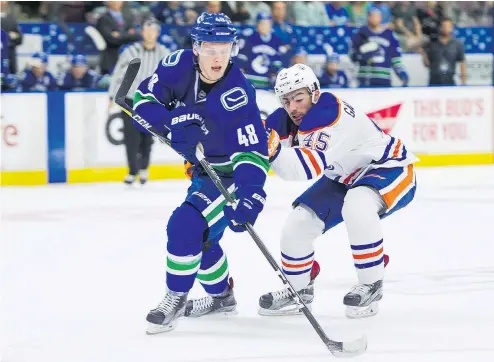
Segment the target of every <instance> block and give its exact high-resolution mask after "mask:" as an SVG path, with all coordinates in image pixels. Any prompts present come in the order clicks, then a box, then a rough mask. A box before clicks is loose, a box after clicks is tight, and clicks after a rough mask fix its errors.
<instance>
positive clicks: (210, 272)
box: [197, 240, 229, 296]
mask: <svg viewBox="0 0 494 362" xmlns="http://www.w3.org/2000/svg"><path fill="white" fill-rule="evenodd" d="M218 241H219V240H217V241H216V240H215V242H214V243H213V244H212V245H211V247H209V248H208V249H207V250H206V251H204V252H203V254H202V261H201V266H200V268H199V272H198V273H197V279H198V280H199V282H200V283H201V285H202V286H203V288H204V290H205V291H206V293H208V294H210V295H213V296H214V295H221V294H223V293H224V292H225V291H226V290H228V288H229V285H228V274H229V271H228V261H227V258H226V255H225V253H224V252H223V249H221V246H220V245H219V244H218Z"/></svg>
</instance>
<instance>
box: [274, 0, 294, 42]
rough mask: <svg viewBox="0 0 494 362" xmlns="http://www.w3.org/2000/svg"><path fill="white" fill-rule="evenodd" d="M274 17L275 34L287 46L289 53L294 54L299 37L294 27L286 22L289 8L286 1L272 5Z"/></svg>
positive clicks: (275, 2)
mask: <svg viewBox="0 0 494 362" xmlns="http://www.w3.org/2000/svg"><path fill="white" fill-rule="evenodd" d="M271 13H272V17H273V34H274V35H276V36H277V37H278V38H280V39H281V41H282V42H283V43H284V44H285V45H286V46H287V49H288V52H293V49H295V48H296V46H297V35H296V34H295V32H294V31H293V25H292V24H290V23H288V22H287V21H286V15H287V7H286V2H284V1H273V2H272V3H271Z"/></svg>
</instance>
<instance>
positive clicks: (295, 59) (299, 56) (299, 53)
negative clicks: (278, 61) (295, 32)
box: [291, 47, 307, 65]
mask: <svg viewBox="0 0 494 362" xmlns="http://www.w3.org/2000/svg"><path fill="white" fill-rule="evenodd" d="M294 64H307V51H306V50H305V49H304V48H302V47H298V48H297V49H295V51H294V54H293V56H292V59H291V65H294Z"/></svg>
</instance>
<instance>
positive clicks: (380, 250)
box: [353, 248, 383, 260]
mask: <svg viewBox="0 0 494 362" xmlns="http://www.w3.org/2000/svg"><path fill="white" fill-rule="evenodd" d="M382 252H383V248H381V249H379V250H378V251H376V252H374V253H368V254H361V255H355V254H353V258H354V259H357V260H359V259H369V258H373V257H375V256H378V255H379V254H382Z"/></svg>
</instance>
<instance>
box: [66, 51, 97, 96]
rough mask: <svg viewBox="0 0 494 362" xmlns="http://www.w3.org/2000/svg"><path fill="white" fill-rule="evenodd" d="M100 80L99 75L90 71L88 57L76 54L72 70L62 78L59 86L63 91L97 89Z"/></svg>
mask: <svg viewBox="0 0 494 362" xmlns="http://www.w3.org/2000/svg"><path fill="white" fill-rule="evenodd" d="M100 79H101V77H100V76H99V75H98V73H96V72H95V71H94V70H92V69H88V66H87V58H86V56H85V55H84V54H76V55H74V56H73V57H72V68H71V70H70V71H69V72H66V73H63V74H62V75H61V76H60V78H59V81H58V86H59V88H60V89H62V90H75V91H80V90H84V89H96V88H97V85H98V82H99V81H100Z"/></svg>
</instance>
